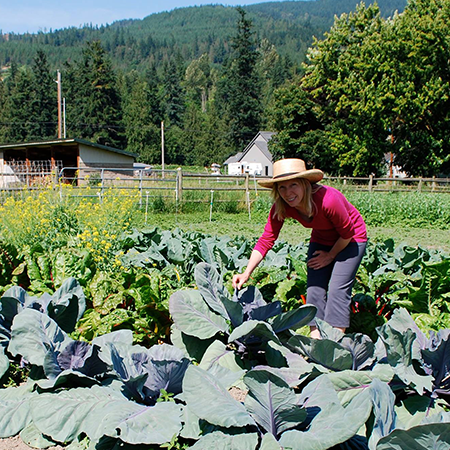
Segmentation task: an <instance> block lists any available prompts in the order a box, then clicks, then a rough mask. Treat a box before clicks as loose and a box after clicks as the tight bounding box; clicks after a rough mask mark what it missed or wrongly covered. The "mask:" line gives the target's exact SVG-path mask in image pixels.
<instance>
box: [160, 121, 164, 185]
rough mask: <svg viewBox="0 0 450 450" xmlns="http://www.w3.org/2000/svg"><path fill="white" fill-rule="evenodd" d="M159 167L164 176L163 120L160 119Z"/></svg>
mask: <svg viewBox="0 0 450 450" xmlns="http://www.w3.org/2000/svg"><path fill="white" fill-rule="evenodd" d="M161 169H162V178H164V121H161Z"/></svg>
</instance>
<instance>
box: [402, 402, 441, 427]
mask: <svg viewBox="0 0 450 450" xmlns="http://www.w3.org/2000/svg"><path fill="white" fill-rule="evenodd" d="M395 412H396V414H397V418H398V421H399V424H400V425H401V428H404V429H407V428H412V427H415V426H417V425H421V423H422V421H423V420H424V419H426V418H427V417H429V416H431V415H433V414H439V413H441V412H444V408H443V406H441V405H439V404H438V403H437V402H435V401H434V400H433V399H431V398H430V397H427V396H422V395H413V396H408V397H407V398H405V399H404V400H402V401H401V402H400V403H399V404H398V405H397V406H396V408H395Z"/></svg>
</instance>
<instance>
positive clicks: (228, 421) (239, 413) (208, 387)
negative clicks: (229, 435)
mask: <svg viewBox="0 0 450 450" xmlns="http://www.w3.org/2000/svg"><path fill="white" fill-rule="evenodd" d="M183 397H184V399H185V401H186V403H187V404H188V405H189V408H190V409H191V410H192V411H193V412H194V414H196V415H197V416H198V417H200V419H204V420H206V421H207V422H209V423H211V424H213V425H218V426H222V427H227V428H229V427H243V426H245V425H254V424H255V422H254V421H253V419H252V418H251V416H250V415H249V414H248V412H247V411H246V409H245V408H244V406H243V405H242V404H241V403H239V402H238V401H236V400H235V399H234V398H233V397H231V395H230V394H229V393H228V391H227V390H226V388H225V387H224V386H223V385H222V383H221V382H220V380H218V379H217V378H216V377H214V376H213V375H211V374H210V373H208V372H206V371H204V370H202V369H200V368H199V367H196V366H189V368H188V369H187V371H186V374H185V376H184V380H183Z"/></svg>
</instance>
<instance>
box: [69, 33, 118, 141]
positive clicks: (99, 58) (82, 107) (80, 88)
mask: <svg viewBox="0 0 450 450" xmlns="http://www.w3.org/2000/svg"><path fill="white" fill-rule="evenodd" d="M66 67H67V72H66V78H67V80H68V84H69V86H68V99H67V102H68V106H69V109H68V117H69V122H70V130H71V133H72V134H74V135H75V136H76V137H81V138H86V139H89V140H91V141H93V142H96V143H98V144H103V145H108V146H111V147H117V148H123V147H125V136H124V133H123V123H122V106H121V99H120V95H119V92H118V88H117V83H116V74H115V72H114V70H113V69H112V66H111V61H110V60H109V58H108V57H107V55H106V53H105V50H104V49H103V48H102V46H101V44H100V42H99V41H94V42H90V43H88V44H87V47H86V48H85V49H84V50H83V58H82V60H81V61H80V62H78V63H76V64H74V65H67V66H66Z"/></svg>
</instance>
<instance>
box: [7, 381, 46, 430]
mask: <svg viewBox="0 0 450 450" xmlns="http://www.w3.org/2000/svg"><path fill="white" fill-rule="evenodd" d="M37 395H38V394H37V393H36V392H33V384H32V383H27V384H24V385H22V386H19V387H13V388H8V389H0V411H1V414H0V437H2V438H5V437H9V436H15V435H16V434H17V433H19V432H20V431H21V430H23V429H24V428H25V427H26V426H28V425H29V424H30V422H31V414H30V405H29V400H30V399H31V398H33V397H35V396H37Z"/></svg>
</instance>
